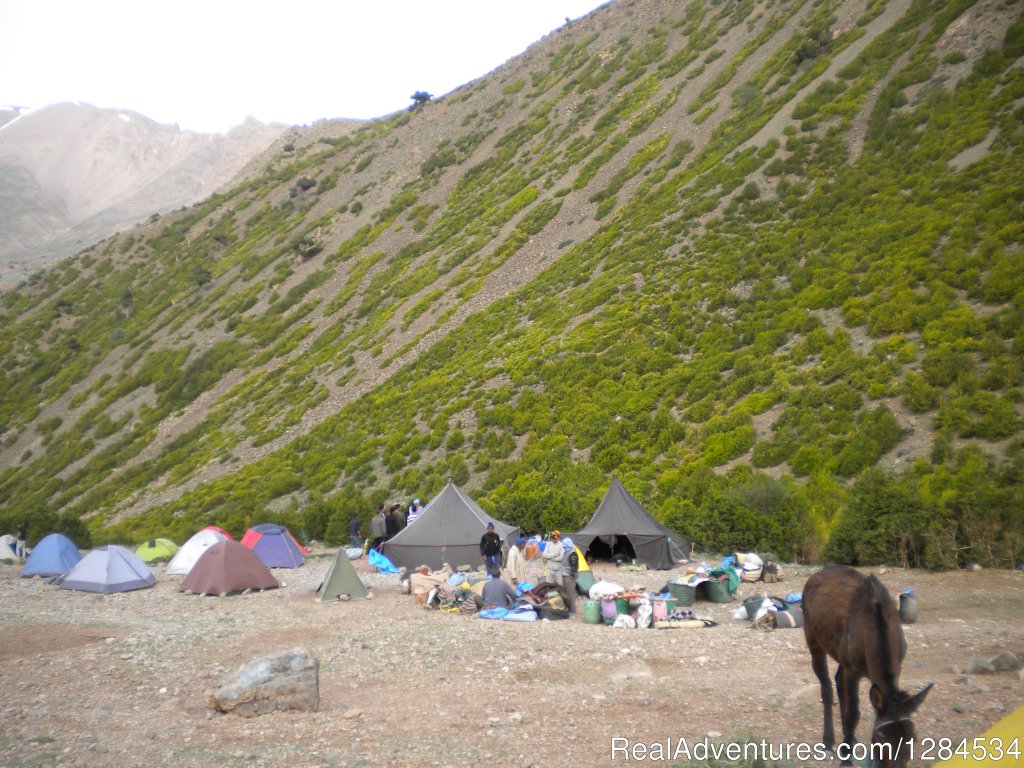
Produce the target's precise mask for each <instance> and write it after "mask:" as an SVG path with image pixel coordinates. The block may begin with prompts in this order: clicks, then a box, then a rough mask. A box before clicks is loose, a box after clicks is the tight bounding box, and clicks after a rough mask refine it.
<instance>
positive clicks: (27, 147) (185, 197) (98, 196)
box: [0, 104, 287, 285]
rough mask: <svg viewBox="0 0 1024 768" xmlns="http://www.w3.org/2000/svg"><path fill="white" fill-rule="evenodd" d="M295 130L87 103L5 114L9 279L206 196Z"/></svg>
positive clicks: (2, 150) (2, 224) (0, 225)
mask: <svg viewBox="0 0 1024 768" xmlns="http://www.w3.org/2000/svg"><path fill="white" fill-rule="evenodd" d="M4 114H5V117H6V115H7V114H9V112H5V113H4ZM286 130H287V127H286V126H283V125H263V124H262V123H259V122H257V121H255V120H251V119H250V120H248V121H246V122H245V123H244V124H243V125H241V126H238V127H236V128H233V129H232V130H231V131H229V132H228V133H227V134H226V135H223V136H221V135H217V134H199V133H194V132H192V131H182V130H179V129H178V128H177V126H171V125H160V124H158V123H155V122H154V121H152V120H150V119H149V118H146V117H143V116H142V115H139V114H137V113H133V112H127V111H124V110H120V111H119V110H109V109H98V108H96V107H93V106H91V105H88V104H54V105H51V106H48V107H43V108H41V109H36V110H32V111H30V112H27V113H24V114H21V115H19V116H17V117H16V118H15V119H11V120H5V122H4V123H2V124H0V162H2V163H3V164H4V165H5V167H6V168H7V172H6V173H5V174H4V181H3V185H4V190H3V194H4V196H5V198H9V199H12V200H13V201H14V202H16V204H17V205H18V215H17V216H11V215H7V214H6V211H8V210H9V209H7V208H6V207H5V209H4V210H5V215H4V217H3V219H2V220H0V255H2V262H0V269H2V272H0V279H2V280H3V281H4V282H5V283H7V284H9V285H13V284H14V283H16V282H18V280H19V279H20V278H24V277H26V276H27V275H28V274H29V273H31V272H33V271H35V270H36V269H38V268H40V267H42V266H45V265H47V264H50V263H52V262H53V261H55V260H56V259H57V258H60V257H64V256H69V255H71V254H72V253H74V252H75V251H78V250H80V249H81V248H82V246H83V245H88V244H91V243H94V242H95V241H96V240H97V239H100V238H102V237H105V236H107V235H109V234H111V233H113V232H115V231H117V229H119V228H126V227H129V226H131V225H133V224H135V223H137V222H139V221H142V220H144V219H146V218H147V217H149V216H150V215H151V214H153V213H166V212H167V211H170V210H172V209H174V208H177V207H181V206H182V205H187V204H190V203H192V202H194V201H195V200H199V199H202V198H204V197H206V196H207V195H209V194H210V193H211V192H213V191H214V190H216V189H217V188H218V187H220V186H222V185H223V184H225V183H227V182H228V181H230V180H231V179H233V178H234V177H235V175H236V174H237V173H238V172H239V170H241V168H242V167H243V166H244V165H245V164H246V163H247V162H248V161H249V160H250V159H251V158H252V157H253V155H255V154H257V153H259V152H262V151H263V150H264V149H266V148H267V147H268V146H269V145H270V144H271V143H272V142H273V141H274V140H275V139H276V138H277V137H278V136H280V135H281V134H282V133H284V132H285V131H286Z"/></svg>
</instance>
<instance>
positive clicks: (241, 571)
mask: <svg viewBox="0 0 1024 768" xmlns="http://www.w3.org/2000/svg"><path fill="white" fill-rule="evenodd" d="M279 586H281V585H280V584H279V583H278V581H277V579H275V578H274V576H273V574H271V572H270V569H268V568H267V566H265V565H264V564H263V561H262V560H260V559H259V557H257V556H256V554H255V553H254V552H253V551H252V550H251V549H249V548H248V547H243V546H242V545H241V544H240V543H239V542H237V541H234V540H232V539H223V540H221V541H218V542H217V543H216V544H214V545H213V546H212V547H209V548H208V549H207V550H206V551H205V552H203V554H202V555H201V556H200V557H199V560H198V561H196V564H195V565H194V566H193V567H192V570H191V571H189V574H188V576H186V577H185V578H184V579H183V580H182V582H181V585H180V586H179V587H178V591H179V592H192V593H193V594H196V595H228V594H231V593H232V592H242V591H244V590H246V589H273V588H274V587H279Z"/></svg>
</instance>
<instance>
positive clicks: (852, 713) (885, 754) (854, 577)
mask: <svg viewBox="0 0 1024 768" xmlns="http://www.w3.org/2000/svg"><path fill="white" fill-rule="evenodd" d="M803 610H804V638H805V639H806V640H807V648H808V650H810V652H811V667H812V668H813V669H814V674H815V675H817V677H818V680H819V681H820V683H821V703H822V707H823V709H824V715H825V728H824V733H823V736H822V741H823V743H824V744H825V746H826V747H828V748H829V749H835V731H834V730H833V728H832V681H831V680H830V679H829V675H828V658H827V657H828V656H831V657H832V658H833V659H835V660H836V661H837V662H838V663H839V668H838V669H837V670H836V689H837V691H838V693H839V716H840V720H841V721H842V726H843V741H842V742H841V744H840V748H839V749H838V750H836V754H837V755H838V756H839V757H840V759H841V761H842V762H841V765H850V764H851V763H852V759H851V758H852V750H853V746H854V744H855V741H854V732H855V731H856V729H857V722H858V721H859V720H860V704H859V701H858V694H859V686H860V679H861V678H862V677H866V678H868V679H869V680H870V681H871V690H870V692H869V695H868V697H869V699H870V700H871V706H872V707H874V710H875V725H874V728H873V729H872V732H871V745H872V746H871V748H870V752H869V754H870V756H871V757H872V758H873V759H872V760H871V761H870V762H873V763H875V764H878V765H881V766H884V767H885V768H903V766H905V765H906V764H907V760H908V758H909V756H910V751H911V748H910V746H909V744H908V742H909V741H910V740H911V739H913V738H914V724H913V723H912V722H911V720H910V716H911V715H912V714H913V713H914V711H915V710H916V709H917V708H918V707H919V706H920V705H921V702H923V701H924V698H925V696H927V695H928V691H930V690H931V687H932V685H931V683H929V684H928V686H927V687H926V688H924V689H923V690H922V691H920V692H919V693H917V694H916V695H914V696H911V695H910V694H908V693H907V692H905V691H902V690H900V687H899V681H900V667H901V666H902V664H903V657H904V656H906V654H907V641H906V639H905V638H904V636H903V627H902V626H901V625H900V617H899V613H898V611H897V610H896V604H895V603H894V602H893V600H892V598H891V597H890V596H889V593H888V592H887V591H886V589H885V587H884V586H882V583H881V582H880V581H879V580H878V579H877V578H875V577H874V576H865V575H863V574H861V573H859V572H857V571H855V570H854V569H853V568H850V567H848V566H845V565H833V566H828V567H827V568H823V569H822V570H820V571H818V572H817V573H816V574H814V575H813V576H811V578H810V579H808V580H807V584H806V585H805V586H804V592H803Z"/></svg>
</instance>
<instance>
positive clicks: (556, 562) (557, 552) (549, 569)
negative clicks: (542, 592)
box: [543, 531, 565, 585]
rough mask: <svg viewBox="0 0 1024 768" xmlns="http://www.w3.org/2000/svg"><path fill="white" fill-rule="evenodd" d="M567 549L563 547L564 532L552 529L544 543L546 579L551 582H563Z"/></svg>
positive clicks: (559, 583)
mask: <svg viewBox="0 0 1024 768" xmlns="http://www.w3.org/2000/svg"><path fill="white" fill-rule="evenodd" d="M564 556H565V550H564V549H563V548H562V534H560V533H559V532H558V531H552V532H551V536H550V537H548V541H547V543H546V544H545V545H544V554H543V558H544V581H546V582H548V583H550V584H558V585H561V583H562V558H563V557H564Z"/></svg>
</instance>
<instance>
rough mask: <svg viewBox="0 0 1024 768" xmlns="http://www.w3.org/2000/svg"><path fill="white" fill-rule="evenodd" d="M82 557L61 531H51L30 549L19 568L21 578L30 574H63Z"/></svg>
mask: <svg viewBox="0 0 1024 768" xmlns="http://www.w3.org/2000/svg"><path fill="white" fill-rule="evenodd" d="M81 559H82V553H81V552H79V551H78V547H76V546H75V544H74V542H73V541H71V539H69V538H68V537H67V536H65V535H64V534H63V533H51V534H50V535H49V536H46V537H44V538H43V539H42V540H41V541H40V542H39V543H38V544H36V545H35V547H34V548H33V549H32V553H31V554H30V555H29V556H28V559H27V560H26V561H25V567H24V568H22V569H21V575H22V577H23V578H29V577H31V576H42V577H43V578H48V577H51V576H63V575H64V574H65V573H67V572H68V571H70V570H71V569H72V568H74V567H75V566H76V565H78V563H79V562H80V561H81Z"/></svg>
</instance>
